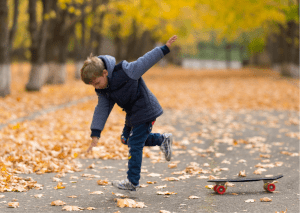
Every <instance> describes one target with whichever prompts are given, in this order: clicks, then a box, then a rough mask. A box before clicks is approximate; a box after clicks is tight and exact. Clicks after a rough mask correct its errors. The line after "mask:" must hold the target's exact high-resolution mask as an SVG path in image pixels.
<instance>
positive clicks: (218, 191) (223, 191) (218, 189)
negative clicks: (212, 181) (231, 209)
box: [216, 186, 226, 195]
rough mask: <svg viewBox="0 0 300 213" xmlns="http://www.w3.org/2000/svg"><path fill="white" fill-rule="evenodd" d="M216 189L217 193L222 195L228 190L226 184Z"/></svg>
mask: <svg viewBox="0 0 300 213" xmlns="http://www.w3.org/2000/svg"><path fill="white" fill-rule="evenodd" d="M216 190H217V193H218V194H220V195H222V194H224V193H225V191H226V189H225V187H224V186H218V187H217V189H216Z"/></svg>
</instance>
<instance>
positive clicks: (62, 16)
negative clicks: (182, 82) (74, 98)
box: [0, 0, 299, 97]
mask: <svg viewBox="0 0 300 213" xmlns="http://www.w3.org/2000/svg"><path fill="white" fill-rule="evenodd" d="M0 20H1V22H0V96H1V97H5V96H7V95H9V94H10V93H11V79H12V78H13V77H14V76H13V75H14V74H12V73H13V71H12V65H13V64H22V66H23V65H24V63H25V64H27V65H28V64H29V65H30V68H29V69H30V71H29V72H28V76H24V78H25V79H26V81H27V82H26V86H25V87H26V88H25V89H26V91H39V90H40V89H41V88H42V87H43V85H45V84H64V83H65V82H66V76H67V66H66V65H67V64H72V66H73V67H74V78H75V79H80V71H79V70H80V68H81V67H82V65H83V61H84V60H85V59H86V58H87V56H89V55H90V54H91V53H93V55H104V54H109V55H112V56H114V57H116V60H117V62H119V61H121V60H127V61H132V60H136V59H137V58H138V57H140V56H142V55H143V54H145V53H146V52H147V51H149V50H151V49H153V48H154V47H156V46H161V45H164V44H165V42H166V41H167V40H168V39H169V38H170V37H171V36H172V35H175V34H176V35H178V37H179V39H178V40H177V42H176V43H175V45H174V46H172V51H171V53H170V54H168V55H167V57H165V58H164V60H162V61H161V62H160V64H159V65H160V66H166V65H167V64H173V65H176V66H180V67H183V68H187V69H199V70H201V69H205V70H207V69H213V70H216V69H228V70H229V69H230V70H231V69H242V68H243V67H251V66H252V67H253V66H255V67H266V68H268V69H273V70H276V71H277V72H279V73H280V74H281V75H282V76H286V77H292V78H299V1H297V0H247V1H240V0H188V1H185V0H177V1H172V0H152V1H149V0H0ZM24 66H25V65H24ZM18 69H19V70H22V67H21V68H20V67H19V68H18ZM18 73H19V74H21V71H20V72H16V75H17V74H18ZM24 78H23V79H24Z"/></svg>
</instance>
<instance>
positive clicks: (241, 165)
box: [0, 101, 300, 212]
mask: <svg viewBox="0 0 300 213" xmlns="http://www.w3.org/2000/svg"><path fill="white" fill-rule="evenodd" d="M93 104H95V101H87V102H85V103H78V104H77V105H74V106H70V107H68V108H64V109H59V110H57V111H56V112H50V113H49V114H47V115H43V116H41V117H40V118H37V119H36V120H32V121H29V122H30V124H32V123H34V122H38V123H39V122H40V123H43V122H47V120H49V119H50V118H52V120H55V119H57V120H60V118H61V116H62V114H64V116H65V117H66V118H71V117H73V116H74V114H77V116H80V117H83V116H84V114H85V113H83V112H87V110H88V109H89V111H88V112H89V113H90V112H92V109H90V108H92V105H93ZM80 110H82V111H83V112H80ZM122 117H124V114H122V113H121V112H119V111H118V110H115V111H113V114H112V118H111V119H110V121H109V122H111V123H112V124H111V125H112V126H113V124H117V123H118V124H117V127H115V128H116V129H111V130H110V131H107V132H106V133H104V135H103V137H102V138H101V140H102V142H101V143H100V146H99V147H98V148H96V149H95V151H94V154H95V155H96V156H97V155H98V154H99V155H101V154H103V153H101V152H106V154H109V150H105V147H106V143H111V145H112V146H113V147H114V146H116V147H123V149H125V148H124V146H123V145H122V144H121V142H119V140H118V141H116V143H117V144H116V145H114V141H109V140H111V139H113V138H112V137H113V136H112V135H111V134H110V132H114V133H115V134H118V135H115V140H117V138H118V136H119V134H120V132H121V128H122V125H121V120H122ZM66 120H67V119H66ZM80 121H81V122H85V121H84V120H82V118H80V119H79V122H80ZM63 122H66V121H65V120H64V121H63ZM70 122H71V123H74V121H70ZM25 123H26V122H24V124H23V125H25V126H26V124H25ZM66 125H67V124H66ZM21 126H22V124H21ZM109 126H110V125H109ZM298 126H299V117H298V115H297V112H295V111H275V110H265V111H262V110H260V111H252V110H242V111H239V112H236V111H214V112H213V111H205V112H202V113H199V112H197V111H195V110H186V111H181V110H165V113H164V114H163V115H162V116H161V117H160V118H158V119H157V122H156V123H155V125H154V128H153V132H160V133H163V132H172V133H173V134H174V136H175V145H174V151H173V159H172V161H171V162H166V161H165V160H164V159H163V157H162V155H161V153H160V151H159V149H158V147H154V148H146V149H145V150H144V156H145V157H144V161H143V171H142V178H141V184H142V186H144V187H145V188H140V189H139V190H138V192H136V193H125V192H123V191H120V190H117V189H115V188H113V187H112V186H110V185H98V184H97V181H99V180H102V181H104V183H105V181H107V182H108V184H109V183H110V182H111V181H112V180H115V179H123V178H125V177H126V168H127V166H126V163H127V160H125V159H126V158H125V159H124V160H121V159H119V160H117V159H115V160H113V159H107V160H105V159H99V158H95V159H90V158H87V159H82V158H76V159H74V162H75V164H74V165H76V166H77V167H78V168H80V169H81V171H77V172H72V171H69V172H59V173H44V174H41V175H37V174H19V176H20V177H24V178H25V177H31V178H33V179H34V180H35V181H37V183H39V184H42V185H43V189H42V190H37V189H31V190H29V191H27V192H11V193H8V192H5V193H1V195H5V197H4V198H1V200H0V211H1V212H42V211H44V212H57V211H61V209H62V208H63V207H62V206H51V205H50V204H51V202H52V201H55V200H62V201H63V202H65V203H66V205H71V206H78V207H82V208H85V209H86V208H87V207H94V208H96V209H95V211H96V212H101V211H105V212H118V211H120V212H160V210H166V211H170V212H244V211H246V212H275V211H283V210H285V209H288V212H296V211H297V210H298V208H299V202H298V201H299V188H298V187H297V186H298V185H299V144H298V141H299V137H300V136H299V132H298ZM20 128H22V127H20ZM44 128H46V127H44ZM47 128H49V126H48V127H47ZM45 130H46V129H44V131H45ZM116 130H117V131H116ZM82 131H83V130H82ZM104 141H108V142H104ZM98 152H99V153H98ZM96 153H98V154H96ZM125 154H127V153H126V149H125V151H124V155H125ZM121 156H122V155H121ZM107 158H109V157H107ZM112 158H113V157H112ZM257 165H258V166H259V165H262V166H266V167H265V168H263V169H265V170H262V171H263V172H262V175H263V176H264V175H269V174H273V175H276V174H278V173H282V174H284V178H282V179H280V180H278V183H277V184H276V186H277V190H276V192H275V193H266V192H265V191H264V190H263V189H262V183H261V182H253V183H246V184H239V183H237V184H236V186H235V187H228V189H227V192H226V194H224V195H217V194H215V193H214V192H213V190H211V189H207V188H206V186H208V185H210V184H209V183H208V182H207V180H208V179H209V178H223V177H236V176H237V174H238V173H239V172H240V171H242V170H245V172H246V174H247V176H248V177H253V176H258V175H254V174H253V172H254V171H256V170H257V169H259V167H256V166H257ZM89 166H90V168H88V167H89ZM173 167H174V168H173ZM261 169H262V168H261ZM65 171H67V170H65ZM59 174H60V175H59ZM54 177H58V178H59V179H60V181H61V182H62V183H63V186H65V189H54V187H56V186H57V184H58V182H55V181H53V178H54ZM171 178H173V181H168V179H169V180H170V179H171ZM148 181H152V182H154V181H156V183H155V184H149V183H147V182H148ZM157 186H162V187H164V188H161V189H156V188H155V187H157ZM95 191H97V192H99V191H101V194H98V195H93V194H90V193H92V192H95ZM158 191H162V192H164V193H166V192H171V193H174V194H171V195H158V194H157V192H158ZM117 193H121V194H123V195H124V196H127V197H128V198H130V199H133V200H134V201H136V202H143V203H144V204H145V205H146V206H147V207H145V208H143V209H140V208H135V209H133V208H120V207H118V206H117V202H116V201H115V198H121V197H118V196H116V195H118V194H117ZM175 193H176V194H175ZM37 194H42V197H41V198H36V197H35V195H37ZM69 196H76V197H74V198H69ZM190 196H196V197H195V198H197V199H190V198H189V197H190ZM263 197H269V198H271V199H272V202H270V203H265V202H260V201H259V200H260V198H263ZM249 199H254V200H255V202H254V203H245V201H246V200H249ZM13 200H16V202H19V205H20V207H19V208H17V209H11V208H8V207H7V203H8V202H11V201H13ZM66 205H65V206H66ZM84 211H87V210H84Z"/></svg>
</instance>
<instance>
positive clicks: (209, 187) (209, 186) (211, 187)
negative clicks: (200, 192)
mask: <svg viewBox="0 0 300 213" xmlns="http://www.w3.org/2000/svg"><path fill="white" fill-rule="evenodd" d="M205 188H207V189H213V188H214V185H206V186H205Z"/></svg>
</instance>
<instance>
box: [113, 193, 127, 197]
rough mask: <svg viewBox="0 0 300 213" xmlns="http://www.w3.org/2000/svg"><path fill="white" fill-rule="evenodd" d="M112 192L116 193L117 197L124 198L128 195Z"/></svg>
mask: <svg viewBox="0 0 300 213" xmlns="http://www.w3.org/2000/svg"><path fill="white" fill-rule="evenodd" d="M112 194H113V195H116V196H117V197H123V198H125V197H128V196H127V195H123V194H120V193H113V192H112Z"/></svg>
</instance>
